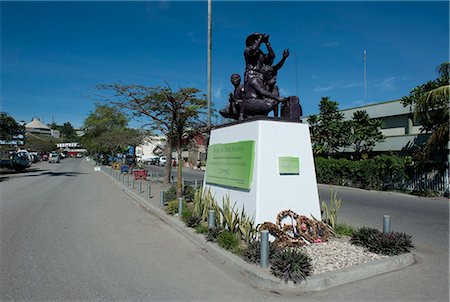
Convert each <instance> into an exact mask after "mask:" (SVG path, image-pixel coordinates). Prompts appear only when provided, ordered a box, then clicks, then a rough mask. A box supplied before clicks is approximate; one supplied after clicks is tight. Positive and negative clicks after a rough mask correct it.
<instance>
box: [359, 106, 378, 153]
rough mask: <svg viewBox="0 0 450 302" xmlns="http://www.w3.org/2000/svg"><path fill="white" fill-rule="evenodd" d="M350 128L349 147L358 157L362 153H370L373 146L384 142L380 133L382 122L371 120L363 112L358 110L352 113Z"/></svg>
mask: <svg viewBox="0 0 450 302" xmlns="http://www.w3.org/2000/svg"><path fill="white" fill-rule="evenodd" d="M351 126H352V135H351V146H352V147H353V148H354V150H355V153H356V154H357V156H358V157H360V156H361V154H362V153H370V152H372V150H373V148H374V147H375V144H376V143H378V142H382V141H383V140H384V136H383V134H382V133H381V131H380V128H381V126H382V121H381V120H376V119H371V118H370V116H369V114H367V112H366V111H364V110H358V111H356V112H354V113H353V117H352V123H351Z"/></svg>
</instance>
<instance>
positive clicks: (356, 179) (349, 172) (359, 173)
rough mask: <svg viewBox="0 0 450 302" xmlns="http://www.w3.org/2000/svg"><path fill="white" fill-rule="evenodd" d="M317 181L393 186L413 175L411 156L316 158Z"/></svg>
mask: <svg viewBox="0 0 450 302" xmlns="http://www.w3.org/2000/svg"><path fill="white" fill-rule="evenodd" d="M315 167H316V175H317V182H319V183H323V184H331V185H342V186H352V187H358V188H363V189H376V190H380V189H392V186H393V184H394V183H397V182H399V181H401V180H402V179H408V178H409V176H410V175H411V170H412V169H411V167H412V161H411V158H410V157H399V156H388V155H380V156H376V157H374V158H371V159H367V160H353V161H352V160H348V159H344V158H341V159H335V158H322V157H317V158H315Z"/></svg>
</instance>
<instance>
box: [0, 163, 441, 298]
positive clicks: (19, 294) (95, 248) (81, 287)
mask: <svg viewBox="0 0 450 302" xmlns="http://www.w3.org/2000/svg"><path fill="white" fill-rule="evenodd" d="M36 167H37V168H38V170H36V171H32V172H27V173H23V174H12V175H0V179H1V180H2V181H1V182H0V190H1V203H0V205H1V208H0V209H1V211H0V213H1V217H0V218H1V219H0V239H1V246H0V248H1V253H0V277H1V279H0V299H1V300H2V301H3V300H13V301H17V300H25V301H44V300H59V301H69V300H82V301H94V300H95V301H98V300H103V301H123V300H127V301H137V300H139V301H202V300H203V301H205V300H207V301H280V300H282V301H290V300H292V301H298V300H302V301H412V300H414V301H448V246H447V248H446V243H445V242H447V243H448V219H447V220H446V223H445V222H442V219H443V218H444V217H445V216H446V215H447V218H448V201H446V200H442V199H431V200H430V199H417V198H414V197H409V196H407V197H403V196H401V195H395V194H391V193H379V192H366V191H358V190H351V189H341V190H340V193H339V194H340V196H341V197H342V198H343V200H344V205H343V208H342V217H343V219H344V220H345V221H348V222H351V223H354V224H357V225H359V224H366V225H374V226H377V227H380V224H381V222H380V219H381V218H380V217H382V215H383V214H386V211H387V210H388V209H390V210H389V212H388V213H387V214H391V216H392V217H393V227H394V229H396V230H401V231H406V232H408V233H412V234H413V236H414V238H415V242H416V244H417V246H418V248H417V249H416V253H417V254H418V255H419V263H418V264H416V265H413V266H411V267H408V268H405V269H403V270H401V271H398V272H394V273H390V274H386V275H382V276H378V277H375V278H370V279H367V280H363V281H359V282H356V283H353V284H348V285H345V286H341V287H337V288H333V289H330V290H327V291H322V292H318V293H302V294H300V296H297V295H296V294H293V293H288V292H282V293H280V294H277V293H271V292H269V291H264V290H258V289H253V288H251V287H249V286H248V285H246V283H245V282H244V280H243V279H241V278H240V277H239V276H236V275H235V274H233V273H232V272H231V271H229V270H228V269H227V267H226V266H224V265H222V264H221V263H217V262H215V261H214V259H210V257H209V255H207V254H206V253H205V252H204V251H203V250H202V249H201V248H199V247H198V246H196V245H195V244H193V243H192V242H191V241H189V240H188V239H186V238H185V237H184V236H182V235H181V234H179V233H178V232H176V231H174V230H173V229H172V228H171V227H170V226H168V225H166V224H165V223H164V222H162V221H161V220H159V219H157V218H156V217H155V216H153V215H151V213H147V212H146V211H144V210H143V209H142V208H140V207H138V206H137V204H136V203H135V202H134V201H133V200H132V199H131V198H129V196H128V195H126V194H125V193H124V192H122V191H121V190H120V189H119V188H118V187H117V186H116V185H115V184H114V182H113V181H112V180H111V179H110V178H108V177H106V176H105V175H103V174H101V173H95V172H93V171H92V166H90V165H89V163H87V162H86V161H85V160H84V159H67V160H64V161H62V163H61V164H48V163H40V164H38V165H36ZM327 190H328V188H327V187H325V188H321V190H320V191H321V196H327V195H328V193H327ZM386 194H390V195H386ZM323 198H325V197H323ZM403 198H406V199H405V200H404V201H403ZM399 200H401V201H400V202H398V201H399ZM396 202H397V204H396ZM445 202H447V203H445ZM375 203H382V204H381V205H380V206H375V205H374V204H375ZM381 207H385V209H381ZM392 209H396V210H395V212H397V211H399V212H400V213H402V212H404V215H400V214H398V215H397V214H395V215H394V214H393V213H394V212H393V211H392ZM417 211H419V212H424V213H426V215H423V219H422V220H420V222H417V224H419V226H417V228H416V229H414V228H413V227H412V225H415V224H416V222H415V219H416V218H417V217H418V216H417V214H416V212H417ZM420 225H423V227H420ZM430 230H431V232H430ZM432 233H433V234H432ZM435 233H436V235H434V234H435ZM427 234H428V236H427ZM439 234H446V235H447V236H446V238H443V239H442V241H440V240H439V236H440V235H439ZM445 240H447V241H445ZM440 242H441V245H439V243H440Z"/></svg>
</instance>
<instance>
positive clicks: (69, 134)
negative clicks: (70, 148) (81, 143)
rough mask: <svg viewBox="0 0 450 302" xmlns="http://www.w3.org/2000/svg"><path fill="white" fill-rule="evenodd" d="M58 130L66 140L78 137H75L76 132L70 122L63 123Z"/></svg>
mask: <svg viewBox="0 0 450 302" xmlns="http://www.w3.org/2000/svg"><path fill="white" fill-rule="evenodd" d="M60 131H61V135H62V136H63V137H64V138H65V139H66V140H69V141H72V140H77V138H78V137H77V132H76V131H75V129H74V128H73V126H72V124H71V123H69V122H67V123H64V124H63V125H62V126H61V129H60Z"/></svg>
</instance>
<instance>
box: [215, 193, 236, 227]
mask: <svg viewBox="0 0 450 302" xmlns="http://www.w3.org/2000/svg"><path fill="white" fill-rule="evenodd" d="M235 207H236V202H235V203H234V204H233V206H231V201H230V195H226V196H224V197H223V199H222V207H219V212H220V215H221V217H222V224H223V227H224V228H225V229H227V230H228V231H230V232H231V233H233V234H235V233H236V232H237V227H238V225H239V214H238V213H237V211H236V210H235Z"/></svg>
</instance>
